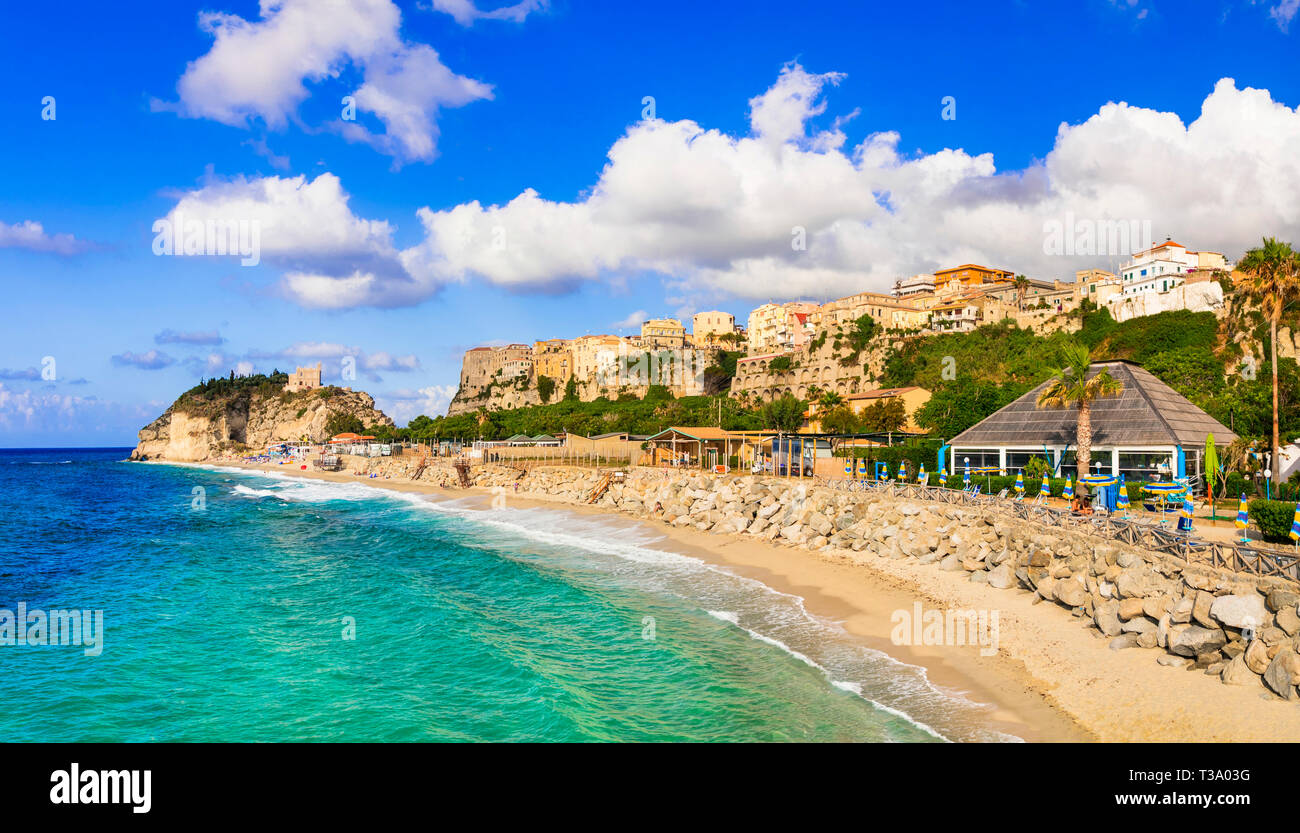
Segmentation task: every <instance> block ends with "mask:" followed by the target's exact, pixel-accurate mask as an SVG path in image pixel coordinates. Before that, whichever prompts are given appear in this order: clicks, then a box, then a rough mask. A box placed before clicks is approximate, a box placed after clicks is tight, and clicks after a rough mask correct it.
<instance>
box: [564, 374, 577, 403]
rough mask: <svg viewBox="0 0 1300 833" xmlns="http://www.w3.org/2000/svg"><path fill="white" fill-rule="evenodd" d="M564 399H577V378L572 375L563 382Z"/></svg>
mask: <svg viewBox="0 0 1300 833" xmlns="http://www.w3.org/2000/svg"><path fill="white" fill-rule="evenodd" d="M564 401H565V402H577V401H578V380H577V379H575V378H573V377H572V376H570V377H569V381H567V382H565V383H564Z"/></svg>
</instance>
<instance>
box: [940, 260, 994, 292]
mask: <svg viewBox="0 0 1300 833" xmlns="http://www.w3.org/2000/svg"><path fill="white" fill-rule="evenodd" d="M1012 277H1013V275H1012V273H1011V272H1008V271H1007V270H1006V269H993V268H991V267H988V266H980V265H978V264H975V263H963V264H962V265H961V266H953V267H951V268H948V269H940V270H938V271H936V272H935V273H934V285H935V290H936V291H938V292H962V291H964V290H967V289H972V288H974V287H977V286H984V285H985V284H991V283H999V282H1001V281H1009V280H1011V278H1012Z"/></svg>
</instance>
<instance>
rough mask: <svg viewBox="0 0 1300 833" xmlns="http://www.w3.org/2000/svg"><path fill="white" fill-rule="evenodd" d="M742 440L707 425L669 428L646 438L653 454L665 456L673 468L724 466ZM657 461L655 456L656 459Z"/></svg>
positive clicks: (657, 456)
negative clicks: (672, 462) (673, 465)
mask: <svg viewBox="0 0 1300 833" xmlns="http://www.w3.org/2000/svg"><path fill="white" fill-rule="evenodd" d="M743 441H744V438H742V437H736V436H733V435H732V434H731V432H729V431H723V430H722V429H721V428H713V427H711V426H681V427H678V426H673V427H671V428H665V429H664V430H662V431H660V432H659V433H658V434H652V435H650V436H649V437H647V438H646V442H647V443H648V444H649V446H650V448H651V449H652V450H653V451H654V452H663V451H666V452H667V453H668V458H667V459H669V460H672V461H674V464H675V465H688V466H691V467H692V468H696V467H705V468H713V467H714V466H718V465H726V464H727V461H728V459H729V458H730V457H731V455H732V452H733V451H734V450H736V449H738V448H739V446H740V445H741V444H742V443H743ZM658 458H659V455H658V453H656V459H658Z"/></svg>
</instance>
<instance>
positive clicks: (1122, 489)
mask: <svg viewBox="0 0 1300 833" xmlns="http://www.w3.org/2000/svg"><path fill="white" fill-rule="evenodd" d="M1115 508H1116V509H1128V487H1127V486H1125V485H1124V478H1122V477H1121V478H1120V479H1119V496H1118V497H1117V498H1115Z"/></svg>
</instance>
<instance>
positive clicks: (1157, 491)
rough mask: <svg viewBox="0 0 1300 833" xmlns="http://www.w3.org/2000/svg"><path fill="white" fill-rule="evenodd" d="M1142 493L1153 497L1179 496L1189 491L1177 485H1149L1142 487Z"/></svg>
mask: <svg viewBox="0 0 1300 833" xmlns="http://www.w3.org/2000/svg"><path fill="white" fill-rule="evenodd" d="M1142 491H1144V492H1150V493H1151V494H1153V495H1178V494H1182V493H1183V492H1185V491H1187V487H1186V486H1181V485H1179V484H1177V483H1148V484H1147V485H1145V486H1143V487H1142Z"/></svg>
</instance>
